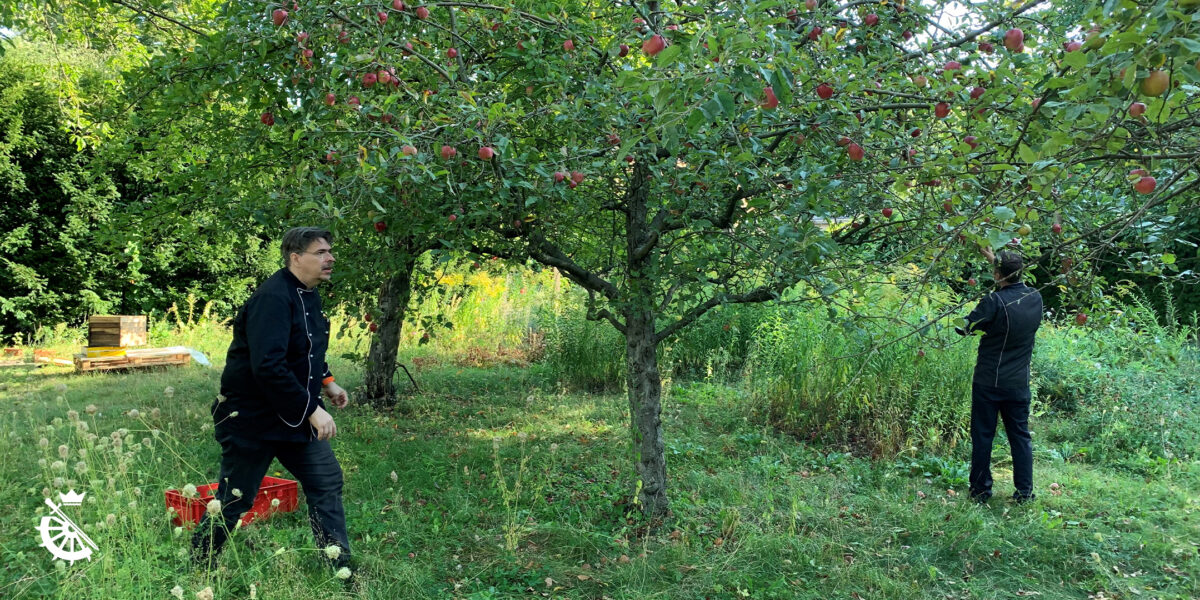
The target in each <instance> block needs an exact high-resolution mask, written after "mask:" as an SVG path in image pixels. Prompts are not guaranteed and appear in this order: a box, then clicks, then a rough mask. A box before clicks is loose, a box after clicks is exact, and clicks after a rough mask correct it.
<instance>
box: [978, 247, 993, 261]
mask: <svg viewBox="0 0 1200 600" xmlns="http://www.w3.org/2000/svg"><path fill="white" fill-rule="evenodd" d="M979 251H980V252H982V253H983V256H984V257H985V258H987V259H988V262H989V263H993V264H994V263H995V262H996V253H995V252H992V248H991V246H983V247H981V248H979Z"/></svg>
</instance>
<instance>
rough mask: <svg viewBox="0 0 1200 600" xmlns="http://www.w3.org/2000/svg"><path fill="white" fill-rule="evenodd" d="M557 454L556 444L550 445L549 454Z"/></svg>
mask: <svg viewBox="0 0 1200 600" xmlns="http://www.w3.org/2000/svg"><path fill="white" fill-rule="evenodd" d="M555 452H558V444H550V454H554V453H555Z"/></svg>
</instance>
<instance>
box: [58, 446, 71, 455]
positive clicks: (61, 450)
mask: <svg viewBox="0 0 1200 600" xmlns="http://www.w3.org/2000/svg"><path fill="white" fill-rule="evenodd" d="M70 454H71V449H70V448H68V447H67V445H66V444H60V445H59V446H58V457H59V458H66V457H67V456H69V455H70Z"/></svg>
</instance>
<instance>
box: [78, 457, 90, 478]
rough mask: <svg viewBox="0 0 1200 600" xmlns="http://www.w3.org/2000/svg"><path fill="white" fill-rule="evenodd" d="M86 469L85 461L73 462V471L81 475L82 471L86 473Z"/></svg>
mask: <svg viewBox="0 0 1200 600" xmlns="http://www.w3.org/2000/svg"><path fill="white" fill-rule="evenodd" d="M87 470H88V466H87V463H85V462H83V461H82V460H81V461H79V462H77V463H75V473H76V474H78V475H83V474H84V473H87Z"/></svg>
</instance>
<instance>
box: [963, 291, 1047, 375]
mask: <svg viewBox="0 0 1200 600" xmlns="http://www.w3.org/2000/svg"><path fill="white" fill-rule="evenodd" d="M967 321H968V323H969V324H970V329H971V331H983V332H984V335H983V337H982V338H981V339H980V340H979V359H978V360H977V361H976V363H975V377H974V382H975V383H978V384H982V385H987V386H991V387H996V388H1008V389H1014V388H1026V387H1028V386H1029V363H1030V360H1031V359H1032V358H1033V343H1034V339H1035V338H1036V335H1037V330H1038V327H1039V326H1040V325H1041V323H1042V295H1041V294H1039V293H1038V291H1037V290H1035V289H1033V288H1031V287H1028V286H1026V285H1025V284H1023V283H1015V284H1012V285H1007V286H1005V287H1003V288H1001V289H999V290H996V291H994V292H992V293H991V294H988V297H987V298H985V299H984V300H983V301H981V302H980V303H979V306H978V307H976V309H975V310H974V311H972V312H971V314H970V315H968V316H967Z"/></svg>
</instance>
